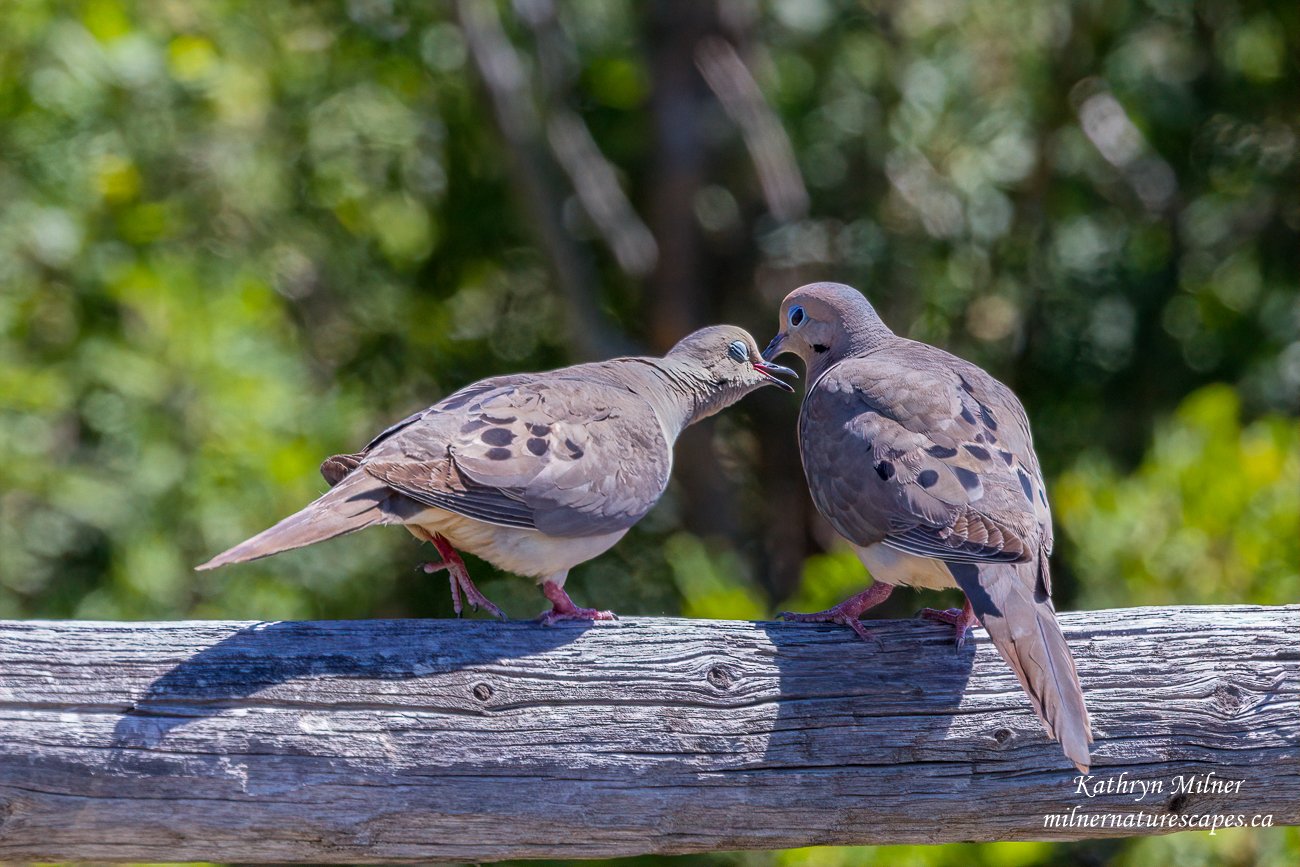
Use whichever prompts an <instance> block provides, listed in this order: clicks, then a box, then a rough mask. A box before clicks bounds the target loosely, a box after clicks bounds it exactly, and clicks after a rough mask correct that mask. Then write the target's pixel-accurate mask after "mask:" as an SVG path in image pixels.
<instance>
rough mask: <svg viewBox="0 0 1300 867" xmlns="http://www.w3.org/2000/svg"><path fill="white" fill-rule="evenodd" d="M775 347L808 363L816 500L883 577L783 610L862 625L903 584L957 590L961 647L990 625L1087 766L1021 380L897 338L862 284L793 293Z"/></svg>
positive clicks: (1074, 755) (805, 449)
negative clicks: (1008, 382) (805, 609)
mask: <svg viewBox="0 0 1300 867" xmlns="http://www.w3.org/2000/svg"><path fill="white" fill-rule="evenodd" d="M780 323H781V330H780V331H779V332H778V333H777V335H776V337H774V338H773V339H772V342H771V344H770V345H769V346H768V347H767V349H766V350H765V351H764V353H763V357H764V358H769V359H770V358H773V357H775V356H777V355H780V354H781V353H784V352H793V353H794V354H796V355H798V356H799V357H800V358H802V359H803V361H804V364H805V365H806V366H807V375H808V391H807V394H806V395H805V397H804V401H803V407H802V409H801V410H800V413H799V449H800V453H801V456H802V458H803V467H804V473H805V475H806V476H807V478H808V487H809V489H810V490H811V492H812V498H813V502H815V503H816V505H817V509H818V510H819V511H820V512H821V513H822V515H824V516H825V517H826V519H827V520H828V521H829V522H830V523H831V525H832V526H833V527H834V528H835V529H836V530H837V531H838V532H839V534H840V535H842V536H843V537H844V538H846V539H847V540H848V541H849V542H850V543H851V544H852V546H853V548H854V550H855V551H856V552H857V555H858V557H859V558H860V559H861V560H862V562H863V563H864V564H865V565H866V567H867V569H868V570H869V571H870V572H871V576H872V578H873V579H875V583H874V584H872V585H871V586H870V587H869V588H868V589H866V590H865V591H863V592H862V593H860V594H858V595H857V596H853V597H851V598H849V599H847V600H845V601H844V602H842V603H840V604H839V605H836V606H835V607H834V608H831V609H828V610H826V611H821V612H817V613H815V614H791V613H786V614H783V615H782V616H783V617H785V618H786V619H788V620H798V621H804V622H808V621H832V622H837V623H844V624H846V625H848V626H851V627H853V629H854V630H855V631H857V633H858V634H859V635H861V636H862V637H863V638H866V637H868V636H867V632H866V629H865V628H864V627H863V626H862V624H861V623H860V622H859V620H858V618H859V617H860V616H861V615H862V613H863V612H865V611H866V610H867V609H869V608H871V607H873V606H875V605H877V604H879V603H880V602H882V601H883V600H884V599H885V598H886V597H887V596H889V594H890V592H891V591H892V590H893V588H894V587H895V586H897V585H900V584H902V585H908V586H912V587H926V588H942V587H957V588H960V589H961V590H962V592H963V593H965V594H966V603H965V606H964V607H963V608H962V609H961V611H958V610H956V609H951V610H949V611H935V610H933V609H926V611H924V612H923V615H924V616H926V617H928V618H929V619H932V620H938V621H941V622H944V623H949V624H952V625H953V626H954V627H955V628H956V631H957V644H958V646H959V647H960V646H961V645H962V644H963V643H964V641H965V636H966V630H967V629H968V628H970V627H971V626H972V625H974V624H975V622H976V621H978V622H979V623H980V624H982V625H983V626H984V628H985V629H986V630H988V633H989V637H990V638H991V639H993V644H994V646H996V647H997V649H998V652H999V653H1001V654H1002V658H1003V659H1005V660H1006V661H1007V663H1008V664H1009V665H1010V666H1011V668H1012V669H1013V670H1014V671H1015V673H1016V677H1017V678H1019V680H1020V685H1021V686H1022V687H1023V688H1024V690H1025V692H1026V693H1027V694H1028V696H1029V700H1030V702H1031V703H1032V704H1033V706H1034V710H1035V711H1037V713H1038V716H1039V718H1041V719H1042V721H1043V724H1044V725H1045V726H1046V727H1047V732H1048V734H1049V735H1051V736H1052V737H1053V738H1055V739H1057V740H1059V741H1060V742H1061V746H1062V748H1063V749H1064V751H1065V754H1066V756H1068V757H1069V758H1070V760H1071V761H1072V762H1074V764H1075V765H1076V766H1077V767H1078V768H1079V769H1080V770H1081V771H1087V769H1088V763H1089V747H1088V744H1089V743H1091V741H1092V735H1091V732H1090V730H1089V723H1088V711H1087V708H1086V707H1085V706H1084V703H1083V691H1082V690H1081V689H1080V687H1079V678H1078V675H1077V674H1076V673H1075V668H1074V659H1073V658H1072V657H1071V655H1070V649H1069V648H1068V647H1067V646H1066V643H1065V638H1064V637H1063V636H1062V635H1061V628H1060V626H1059V625H1058V624H1057V622H1056V613H1055V610H1054V609H1053V607H1052V599H1051V595H1050V594H1051V590H1052V584H1051V576H1050V574H1049V572H1048V566H1047V557H1048V555H1049V554H1050V553H1051V551H1052V515H1051V512H1050V511H1049V509H1048V505H1047V494H1046V492H1045V489H1044V487H1043V474H1042V472H1041V471H1040V470H1039V468H1038V458H1037V456H1036V455H1035V454H1034V447H1033V442H1032V440H1031V439H1030V435H1029V422H1028V420H1027V419H1026V417H1025V410H1024V408H1023V407H1022V406H1021V405H1020V401H1019V400H1017V399H1016V396H1015V395H1014V394H1012V392H1011V390H1010V389H1009V388H1007V387H1006V386H1005V385H1003V384H1002V383H1000V382H998V381H997V380H996V379H994V378H993V377H991V376H989V375H988V374H987V373H985V372H984V371H983V370H981V369H980V368H978V367H976V366H975V365H973V364H971V363H970V362H968V361H963V360H962V359H960V358H957V357H956V356H954V355H950V354H949V353H947V352H944V351H943V350H941V349H936V348H935V347H933V346H929V345H927V344H925V343H918V342H916V341H914V340H907V339H905V338H902V337H899V336H897V335H895V334H894V333H893V332H892V331H890V330H889V327H888V326H886V325H885V323H884V322H882V321H881V319H880V317H879V316H877V315H876V311H875V310H874V309H873V308H872V306H871V304H870V303H869V302H868V301H867V299H866V298H864V297H863V296H862V295H861V293H859V292H858V291H857V290H856V289H853V288H851V287H849V286H843V285H841V284H838V283H814V284H811V285H808V286H803V287H801V288H799V289H796V290H794V291H793V292H791V293H790V294H789V295H788V296H786V299H785V301H783V302H782V304H781V318H780Z"/></svg>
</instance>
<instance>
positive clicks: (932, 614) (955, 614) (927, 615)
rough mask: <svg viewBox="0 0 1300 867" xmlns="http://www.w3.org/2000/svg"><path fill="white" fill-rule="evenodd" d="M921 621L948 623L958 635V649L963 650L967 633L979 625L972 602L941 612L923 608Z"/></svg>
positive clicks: (935, 609) (968, 601) (967, 601)
mask: <svg viewBox="0 0 1300 867" xmlns="http://www.w3.org/2000/svg"><path fill="white" fill-rule="evenodd" d="M921 619H923V620H933V621H934V622H935V623H947V624H948V625H949V626H951V627H952V628H953V631H954V632H956V633H957V649H958V650H961V649H962V648H963V647H965V646H966V633H967V632H969V631H970V628H971V627H972V626H975V625H976V624H978V623H979V619H978V618H976V617H975V609H973V608H971V606H970V600H969V599H967V600H966V604H965V605H963V606H962V607H961V608H949V609H948V610H946V611H940V610H939V609H937V608H922V609H921Z"/></svg>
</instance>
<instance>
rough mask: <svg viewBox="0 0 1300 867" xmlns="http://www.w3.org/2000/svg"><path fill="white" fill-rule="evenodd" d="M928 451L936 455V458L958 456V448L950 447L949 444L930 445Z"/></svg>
mask: <svg viewBox="0 0 1300 867" xmlns="http://www.w3.org/2000/svg"><path fill="white" fill-rule="evenodd" d="M926 451H927V452H929V453H930V454H932V455H934V456H935V457H936V458H952V457H956V456H957V450H956V449H950V448H948V447H947V446H930V447H929V448H928V449H926Z"/></svg>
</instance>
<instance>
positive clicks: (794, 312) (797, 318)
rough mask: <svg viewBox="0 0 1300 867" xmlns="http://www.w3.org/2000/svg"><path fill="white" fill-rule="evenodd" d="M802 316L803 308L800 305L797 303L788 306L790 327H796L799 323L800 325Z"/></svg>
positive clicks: (802, 319)
mask: <svg viewBox="0 0 1300 867" xmlns="http://www.w3.org/2000/svg"><path fill="white" fill-rule="evenodd" d="M804 318H805V317H804V315H803V308H802V307H800V306H799V305H798V304H796V305H795V306H793V307H791V308H790V315H789V319H790V327H791V328H798V327H799V326H800V325H802V324H803V321H804Z"/></svg>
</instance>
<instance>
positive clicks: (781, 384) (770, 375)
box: [753, 361, 799, 391]
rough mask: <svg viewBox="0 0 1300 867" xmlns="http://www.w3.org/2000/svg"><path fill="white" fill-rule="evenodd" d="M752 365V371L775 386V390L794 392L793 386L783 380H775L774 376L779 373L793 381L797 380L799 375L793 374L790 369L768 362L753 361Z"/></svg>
mask: <svg viewBox="0 0 1300 867" xmlns="http://www.w3.org/2000/svg"><path fill="white" fill-rule="evenodd" d="M753 364H754V369H755V370H757V371H758V373H759V375H760V376H762V377H763V378H764V379H766V380H767V381H768V382H770V383H772V384H773V385H775V386H776V387H777V388H779V389H781V390H782V391H794V386H793V385H791V384H790V383H788V382H786V381H785V380H784V379H777V378H776V374H778V373H779V374H782V375H784V376H792V377H794V378H795V379H798V378H799V374H797V373H795V372H794V371H793V370H791V369H790V368H788V367H784V366H782V365H780V364H773V363H772V362H770V361H755V362H754V363H753Z"/></svg>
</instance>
